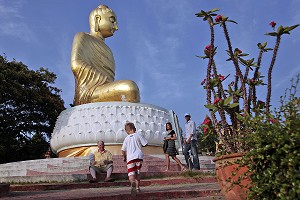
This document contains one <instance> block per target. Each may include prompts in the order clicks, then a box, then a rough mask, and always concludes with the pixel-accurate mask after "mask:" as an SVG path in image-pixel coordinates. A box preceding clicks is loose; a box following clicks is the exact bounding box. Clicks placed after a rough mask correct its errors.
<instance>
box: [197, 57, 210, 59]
mask: <svg viewBox="0 0 300 200" xmlns="http://www.w3.org/2000/svg"><path fill="white" fill-rule="evenodd" d="M196 57H197V58H202V59H206V58H209V57H208V56H196Z"/></svg>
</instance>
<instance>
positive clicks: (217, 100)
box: [214, 97, 222, 104]
mask: <svg viewBox="0 0 300 200" xmlns="http://www.w3.org/2000/svg"><path fill="white" fill-rule="evenodd" d="M221 100H222V99H221V98H219V97H217V98H215V100H214V104H217V103H218V102H219V101H221Z"/></svg>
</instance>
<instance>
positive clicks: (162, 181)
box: [0, 155, 224, 200]
mask: <svg viewBox="0 0 300 200" xmlns="http://www.w3.org/2000/svg"><path fill="white" fill-rule="evenodd" d="M178 158H179V159H180V160H182V161H183V160H184V157H183V156H181V155H179V156H178ZM199 159H200V167H201V170H200V171H195V172H185V173H183V174H182V173H181V171H180V167H179V166H178V165H177V163H175V162H174V161H172V159H171V166H170V171H168V172H165V168H166V166H165V157H164V155H145V158H144V162H143V167H142V170H141V171H142V172H141V176H142V181H141V188H142V193H140V194H138V195H137V196H136V197H132V196H131V195H130V183H129V181H128V176H127V168H126V163H124V162H123V161H122V157H121V156H113V161H114V172H113V174H112V177H113V178H115V179H116V181H115V182H109V183H106V182H103V180H104V178H105V177H106V174H105V173H103V174H100V175H99V177H98V179H99V182H98V183H93V184H90V183H88V180H89V179H90V178H91V176H90V175H89V173H88V170H87V168H88V165H89V160H88V157H72V158H51V159H41V160H29V161H21V162H14V163H7V164H2V165H0V183H10V186H9V191H10V192H8V189H7V187H6V186H5V185H3V189H2V192H1V191H0V197H1V194H3V195H4V194H5V197H2V198H1V199H10V200H14V199H16V200H17V199H19V200H21V199H22V200H26V199H49V200H50V199H64V200H66V199H78V200H79V199H80V200H86V199H102V200H105V199H109V200H111V199H120V200H121V199H122V200H123V199H179V198H185V199H189V198H190V199H199V200H200V199H201V200H212V199H224V197H223V196H222V195H221V194H220V189H219V186H218V183H217V180H216V178H215V177H214V176H213V174H205V173H203V172H212V171H214V163H213V162H212V159H213V157H207V156H205V157H204V156H200V157H199ZM183 163H184V161H183ZM190 174H193V177H190ZM0 189H1V188H0Z"/></svg>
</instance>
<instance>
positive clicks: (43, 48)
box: [0, 0, 300, 127]
mask: <svg viewBox="0 0 300 200" xmlns="http://www.w3.org/2000/svg"><path fill="white" fill-rule="evenodd" d="M100 4H106V5H108V6H109V7H110V8H112V9H113V10H114V11H115V13H116V14H117V20H118V26H119V30H118V31H117V32H116V33H115V35H114V36H113V37H110V38H107V39H106V44H107V45H108V46H109V47H110V48H111V50H112V52H113V54H114V58H115V62H116V80H120V79H130V80H134V81H135V82H136V83H137V84H138V86H139V88H140V92H141V102H142V103H149V104H154V105H157V106H161V107H164V108H166V109H169V110H170V109H172V110H174V111H175V112H176V114H177V115H178V116H179V119H180V123H181V127H183V125H184V117H183V115H184V113H185V112H189V113H191V115H192V119H193V120H194V121H195V122H196V123H197V124H200V123H201V122H202V121H203V119H204V117H205V115H206V114H207V110H206V109H205V108H204V106H203V105H204V104H205V90H204V89H203V87H202V86H201V85H200V83H201V81H202V80H203V79H204V77H205V71H206V65H207V61H206V60H202V59H199V58H197V57H196V55H202V54H203V49H204V47H205V46H206V45H207V44H209V40H210V38H209V28H208V26H207V24H206V22H203V21H202V20H201V19H200V18H196V17H195V15H194V14H195V13H197V12H199V11H200V10H206V11H208V10H210V9H212V8H219V9H220V12H219V13H220V14H224V15H226V16H228V17H229V18H231V19H233V20H235V21H236V22H238V23H239V24H238V25H234V24H230V25H228V28H229V29H230V32H229V33H230V35H231V38H232V43H233V46H234V47H238V48H239V49H241V50H242V51H243V52H245V53H250V54H251V57H255V58H257V54H258V50H257V47H256V44H257V43H258V42H265V41H267V42H268V43H269V47H271V48H273V46H274V43H275V41H274V38H272V37H268V36H264V33H267V32H271V31H272V29H271V27H270V26H269V23H270V22H271V21H275V22H277V24H278V25H284V26H290V25H294V24H299V23H300V0H288V1H280V0H264V1H255V0H243V1H240V0H223V1H210V0H122V1H121V0H102V1H100V0H98V1H96V0H89V1H86V0H27V1H24V0H10V1H5V0H0V53H1V54H3V53H6V55H7V57H8V59H9V60H12V59H13V58H15V59H16V60H17V61H22V62H23V63H24V64H26V65H27V66H29V68H31V69H35V70H36V69H38V68H40V67H45V68H48V69H49V70H50V71H53V72H55V73H56V74H57V77H58V78H57V80H56V86H57V87H58V88H61V89H62V92H61V95H62V98H63V99H64V101H65V106H66V107H69V103H72V101H73V96H74V78H73V74H72V71H71V68H70V54H71V46H72V41H73V37H74V35H75V34H76V32H89V23H88V16H89V13H90V12H91V11H92V10H93V9H94V8H96V7H97V6H98V5H100ZM216 45H217V46H218V52H219V53H218V54H217V58H216V63H217V65H218V67H220V73H222V74H225V75H226V74H228V73H232V72H231V69H232V64H231V63H229V62H226V61H225V60H226V59H227V55H226V53H225V51H224V50H225V48H226V44H225V41H224V39H223V32H222V31H221V29H220V27H218V26H217V27H216ZM299 48H300V28H298V29H295V30H294V31H292V34H291V35H290V36H288V35H284V36H283V38H282V44H281V46H280V49H279V56H278V59H277V61H276V63H275V68H274V74H273V95H272V104H273V105H274V106H276V105H277V106H278V105H279V103H278V102H279V97H280V96H281V95H283V94H284V90H285V88H287V87H289V86H290V79H291V78H293V77H295V75H296V74H298V73H300V61H299ZM270 56H271V54H270V53H269V54H268V55H266V56H265V57H264V58H265V62H263V67H264V66H265V68H266V67H267V66H268V65H269V63H270V61H269V58H270ZM263 73H264V74H266V73H265V71H263ZM260 89H262V88H260ZM258 95H259V97H261V99H262V100H264V99H265V96H266V89H264V90H259V93H258Z"/></svg>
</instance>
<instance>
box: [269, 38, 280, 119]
mask: <svg viewBox="0 0 300 200" xmlns="http://www.w3.org/2000/svg"><path fill="white" fill-rule="evenodd" d="M280 39H281V35H279V34H278V35H277V37H276V44H275V47H274V51H273V57H272V60H271V64H270V68H269V71H268V93H267V99H266V114H269V113H270V101H271V93H272V80H271V79H272V71H273V67H274V64H275V61H276V57H277V52H278V49H279V45H280Z"/></svg>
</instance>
